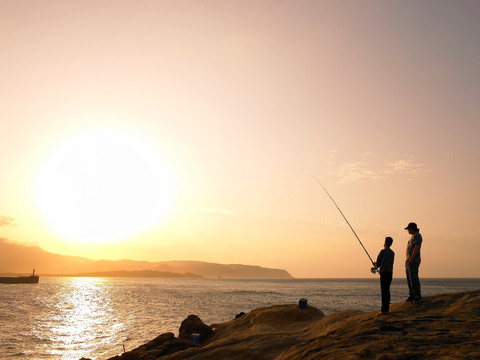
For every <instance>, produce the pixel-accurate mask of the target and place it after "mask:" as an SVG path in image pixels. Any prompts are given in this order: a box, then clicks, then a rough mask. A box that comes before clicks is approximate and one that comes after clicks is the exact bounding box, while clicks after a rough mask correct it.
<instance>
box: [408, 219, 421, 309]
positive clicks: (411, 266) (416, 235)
mask: <svg viewBox="0 0 480 360" xmlns="http://www.w3.org/2000/svg"><path fill="white" fill-rule="evenodd" d="M405 230H407V231H408V233H409V234H410V235H411V237H410V240H408V244H407V253H406V255H407V261H406V262H405V270H406V273H407V283H408V291H409V296H408V298H407V302H415V303H416V304H420V303H422V295H421V292H420V280H419V278H418V268H419V266H420V261H421V259H420V248H421V247H422V235H420V229H419V228H418V227H417V224H415V223H413V222H411V223H409V224H408V225H407V227H406V228H405Z"/></svg>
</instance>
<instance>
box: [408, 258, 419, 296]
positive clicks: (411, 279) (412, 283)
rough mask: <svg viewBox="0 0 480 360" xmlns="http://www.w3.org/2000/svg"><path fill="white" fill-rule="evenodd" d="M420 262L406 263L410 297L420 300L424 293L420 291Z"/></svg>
mask: <svg viewBox="0 0 480 360" xmlns="http://www.w3.org/2000/svg"><path fill="white" fill-rule="evenodd" d="M419 267H420V264H415V263H414V264H408V263H407V264H406V265H405V271H406V273H407V284H408V291H409V298H411V299H414V300H420V299H421V298H422V293H421V291H420V279H419V278H418V268H419Z"/></svg>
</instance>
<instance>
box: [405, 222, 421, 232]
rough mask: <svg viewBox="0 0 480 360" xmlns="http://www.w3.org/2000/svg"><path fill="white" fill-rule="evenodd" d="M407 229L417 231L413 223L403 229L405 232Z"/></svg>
mask: <svg viewBox="0 0 480 360" xmlns="http://www.w3.org/2000/svg"><path fill="white" fill-rule="evenodd" d="M408 229H412V230H418V228H417V224H415V223H414V222H411V223H409V224H408V225H407V227H406V228H405V230H408Z"/></svg>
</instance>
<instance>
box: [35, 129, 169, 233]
mask: <svg viewBox="0 0 480 360" xmlns="http://www.w3.org/2000/svg"><path fill="white" fill-rule="evenodd" d="M173 185H174V181H173V176H172V172H171V171H170V170H169V169H168V167H167V165H166V163H165V162H164V161H163V160H162V157H161V156H160V154H159V152H158V150H157V149H156V148H155V146H153V145H152V144H151V143H149V142H147V141H145V140H144V139H142V138H141V137H138V136H135V135H132V134H130V133H126V132H121V131H117V130H91V131H87V132H83V133H81V134H77V135H76V136H73V137H71V138H68V139H67V140H65V141H64V142H62V143H61V144H59V145H58V146H57V147H55V148H54V149H53V151H52V153H51V154H50V155H49V156H48V157H47V159H46V160H45V162H44V164H43V165H42V166H41V168H40V170H39V173H38V176H37V178H36V182H35V190H34V191H35V197H36V200H37V204H38V206H39V208H40V211H41V212H42V214H43V216H44V217H45V219H46V221H47V222H48V223H49V224H50V226H51V227H53V229H54V230H56V231H57V232H58V233H60V234H61V235H63V236H65V237H67V238H69V239H71V240H75V241H86V242H97V241H100V242H105V241H113V240H118V239H121V238H125V237H127V236H129V235H132V234H134V233H136V232H139V231H143V230H146V229H149V228H151V227H153V226H154V225H155V224H156V223H157V222H158V221H159V220H161V218H162V217H163V216H164V215H165V214H166V213H167V212H168V211H169V210H170V208H171V206H172V200H173V191H174V186H173Z"/></svg>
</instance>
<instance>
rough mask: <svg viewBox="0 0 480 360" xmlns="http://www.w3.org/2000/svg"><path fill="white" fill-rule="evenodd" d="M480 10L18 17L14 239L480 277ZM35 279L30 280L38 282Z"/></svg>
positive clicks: (3, 138)
mask: <svg viewBox="0 0 480 360" xmlns="http://www.w3.org/2000/svg"><path fill="white" fill-rule="evenodd" d="M479 17H480V2H478V1H476V0H472V1H442V0H424V1H400V0H399V1H380V0H379V1H353V0H352V1H343V0H340V1H337V0H335V1H293V0H292V1H273V0H272V1H264V0H260V1H258V0H255V1H243V0H242V1H228V0H227V1H223V0H215V1H211V0H204V1H200V0H198V1H144V0H139V1H122V0H115V1H113V0H111V1H105V0H96V1H90V0H87V1H64V0H58V1H52V0H43V1H15V0H0V47H1V50H0V51H1V56H0V79H1V80H0V121H1V128H0V129H1V130H0V153H1V156H0V174H1V176H0V237H1V238H5V239H8V240H9V241H11V242H15V243H22V244H32V245H38V246H40V247H41V248H43V249H45V250H47V251H50V252H55V253H59V254H64V255H78V256H84V257H89V258H92V259H133V260H149V261H164V260H200V261H208V262H217V263H224V264H231V263H241V264H248V265H260V266H264V267H272V268H282V269H285V270H287V271H289V272H290V273H291V274H292V275H293V276H295V277H370V276H373V275H372V274H370V272H369V269H370V264H369V259H368V258H367V256H366V254H365V253H364V252H363V250H362V248H361V247H360V245H359V243H358V241H357V240H356V238H355V237H354V235H353V233H352V232H351V230H350V229H349V228H348V225H347V224H346V223H345V221H344V220H343V218H342V217H341V215H340V213H339V212H338V210H337V209H336V208H335V205H334V204H333V203H332V201H331V200H330V199H329V198H328V196H327V194H326V193H325V192H324V191H323V189H322V188H321V186H319V184H318V183H317V182H316V181H315V179H314V177H313V176H315V177H317V178H318V179H319V180H320V181H321V182H322V184H323V185H324V186H325V187H326V188H327V189H328V191H329V192H330V194H331V195H332V197H333V198H334V199H335V201H336V202H337V204H338V205H339V207H340V208H341V209H342V211H343V212H344V214H345V216H346V217H347V219H348V220H349V221H350V223H351V225H352V226H353V228H354V229H355V231H356V232H357V234H358V236H359V237H360V239H361V240H362V242H363V243H364V245H365V247H366V248H367V250H368V251H369V253H370V255H371V256H372V257H375V258H376V256H377V254H378V252H379V251H380V250H381V248H382V246H383V240H384V238H385V236H392V237H393V239H394V243H393V246H392V249H393V250H394V251H395V252H396V264H395V270H394V276H395V277H403V276H404V270H403V264H404V258H405V247H406V243H407V241H408V238H409V235H408V233H407V232H406V231H405V230H404V227H405V226H406V225H407V224H408V222H410V221H415V222H416V223H417V224H418V226H419V228H420V230H421V233H422V235H423V239H424V243H423V247H422V265H421V267H420V277H422V276H423V277H480V267H479V266H478V259H479V254H480V241H479V240H480V230H479V228H480V226H479V219H480V204H479V200H480V199H479V198H480V196H479V195H480V191H479V189H480V151H479V145H478V142H479V135H480V116H479V115H480V101H479V97H480V41H479V39H480V21H479ZM25 271H30V269H25Z"/></svg>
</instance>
